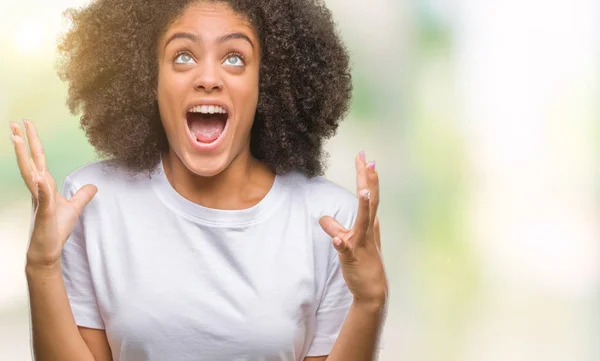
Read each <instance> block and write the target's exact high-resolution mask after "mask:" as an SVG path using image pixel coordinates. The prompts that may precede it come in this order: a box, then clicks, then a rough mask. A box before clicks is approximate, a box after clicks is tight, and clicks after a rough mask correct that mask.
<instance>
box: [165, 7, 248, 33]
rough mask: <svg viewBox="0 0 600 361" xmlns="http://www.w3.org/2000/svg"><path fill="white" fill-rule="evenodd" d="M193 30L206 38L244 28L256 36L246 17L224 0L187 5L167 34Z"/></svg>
mask: <svg viewBox="0 0 600 361" xmlns="http://www.w3.org/2000/svg"><path fill="white" fill-rule="evenodd" d="M182 30H183V31H191V32H195V33H198V34H201V35H202V36H203V37H205V38H212V37H218V36H220V35H223V33H226V32H231V31H233V30H237V31H240V30H244V31H245V32H246V33H248V36H251V37H253V38H256V35H255V33H254V29H253V27H252V25H251V24H250V22H249V21H248V20H247V19H246V17H245V16H244V15H242V14H239V13H237V12H235V11H234V10H233V9H232V8H231V7H230V6H229V5H227V4H226V3H224V2H218V1H217V2H212V1H211V2H204V1H203V2H196V3H192V4H191V5H189V6H188V7H186V8H185V9H184V10H183V12H182V13H181V15H179V16H178V17H177V18H176V19H175V21H173V23H172V24H171V25H170V26H169V28H168V29H167V31H166V34H165V35H167V36H168V35H169V34H170V33H173V32H177V31H182Z"/></svg>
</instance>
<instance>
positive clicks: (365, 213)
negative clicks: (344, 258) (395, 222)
mask: <svg viewBox="0 0 600 361" xmlns="http://www.w3.org/2000/svg"><path fill="white" fill-rule="evenodd" d="M369 198H370V192H369V190H368V189H362V190H361V191H360V192H358V215H357V216H356V221H355V222H354V232H355V233H356V235H357V242H358V243H361V244H364V241H365V239H366V235H367V231H368V230H369V224H370V221H369V218H370V216H369Z"/></svg>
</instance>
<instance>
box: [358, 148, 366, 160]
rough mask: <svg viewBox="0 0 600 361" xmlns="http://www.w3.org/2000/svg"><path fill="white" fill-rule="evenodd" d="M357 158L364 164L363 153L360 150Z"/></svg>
mask: <svg viewBox="0 0 600 361" xmlns="http://www.w3.org/2000/svg"><path fill="white" fill-rule="evenodd" d="M358 157H359V158H360V160H362V161H363V162H364V161H365V152H364V151H362V150H361V151H360V153H358Z"/></svg>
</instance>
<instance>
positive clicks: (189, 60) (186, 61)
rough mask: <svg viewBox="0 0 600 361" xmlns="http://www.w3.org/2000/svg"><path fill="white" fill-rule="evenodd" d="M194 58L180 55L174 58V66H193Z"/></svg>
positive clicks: (188, 55)
mask: <svg viewBox="0 0 600 361" xmlns="http://www.w3.org/2000/svg"><path fill="white" fill-rule="evenodd" d="M193 63H194V58H192V56H191V55H190V54H188V53H180V54H178V55H177V56H176V57H175V64H193Z"/></svg>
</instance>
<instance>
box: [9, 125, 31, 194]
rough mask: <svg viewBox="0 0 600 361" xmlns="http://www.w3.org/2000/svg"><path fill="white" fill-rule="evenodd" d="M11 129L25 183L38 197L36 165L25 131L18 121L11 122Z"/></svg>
mask: <svg viewBox="0 0 600 361" xmlns="http://www.w3.org/2000/svg"><path fill="white" fill-rule="evenodd" d="M10 125H11V130H12V132H13V134H12V136H11V140H12V142H13V145H14V148H15V154H16V155H17V165H18V166H19V171H20V172H21V177H22V178H23V181H25V185H27V188H28V189H29V191H30V192H31V194H32V195H34V196H36V197H37V186H36V185H35V183H34V182H33V176H34V175H35V174H36V169H35V166H34V165H33V162H32V160H31V157H30V156H29V151H28V150H27V145H26V144H25V139H24V138H23V132H22V131H21V127H20V126H19V125H18V124H17V123H10Z"/></svg>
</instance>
